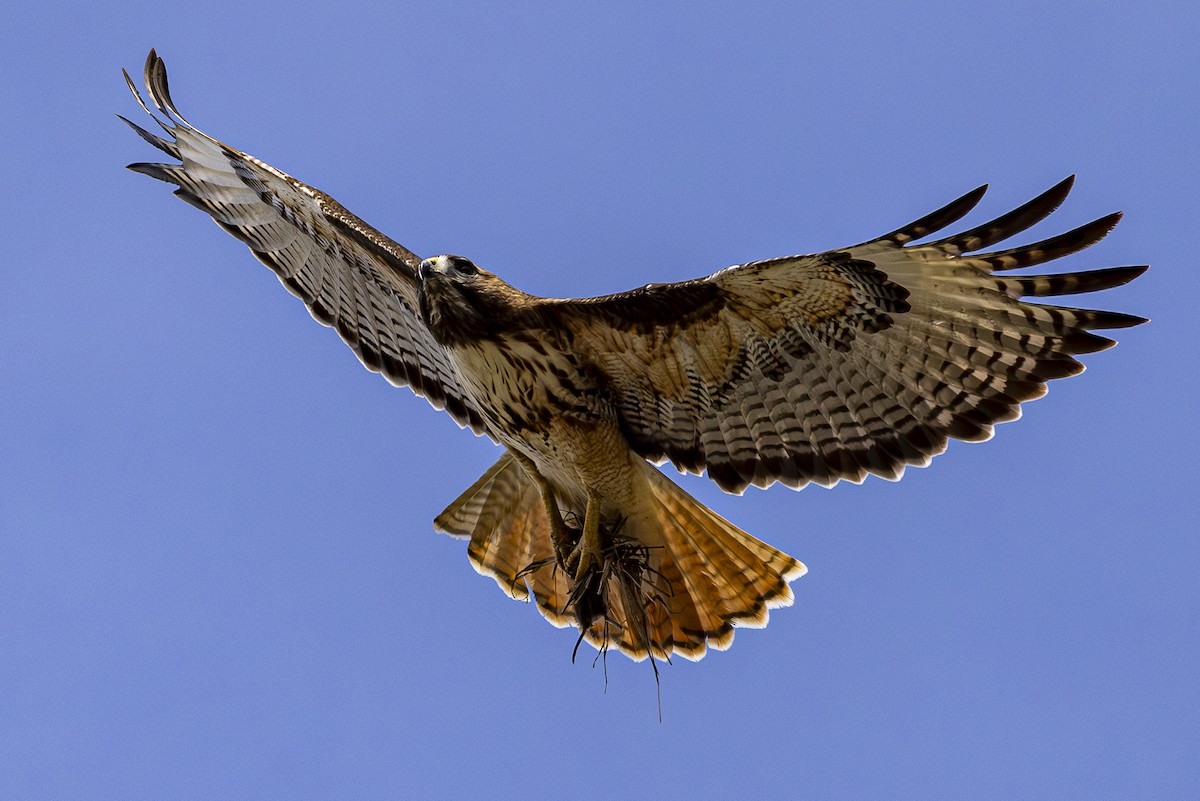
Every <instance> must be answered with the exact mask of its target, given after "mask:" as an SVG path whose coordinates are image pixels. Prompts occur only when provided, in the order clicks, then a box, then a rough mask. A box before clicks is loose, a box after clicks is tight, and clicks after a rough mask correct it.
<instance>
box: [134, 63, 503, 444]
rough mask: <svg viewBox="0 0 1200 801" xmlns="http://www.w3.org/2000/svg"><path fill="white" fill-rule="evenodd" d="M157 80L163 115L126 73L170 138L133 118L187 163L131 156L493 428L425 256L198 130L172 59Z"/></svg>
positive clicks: (391, 363) (412, 376)
mask: <svg viewBox="0 0 1200 801" xmlns="http://www.w3.org/2000/svg"><path fill="white" fill-rule="evenodd" d="M145 81H146V88H147V90H148V91H149V93H150V99H151V101H152V102H153V103H154V106H155V107H156V108H157V109H158V110H159V111H160V112H161V113H162V114H163V115H165V116H166V118H167V121H166V122H163V121H162V120H160V119H159V118H158V117H157V116H156V115H155V114H154V112H152V111H151V110H150V109H149V107H147V105H146V104H145V102H144V101H143V100H142V97H141V95H140V94H139V93H138V90H137V87H135V86H134V84H133V81H132V80H130V78H129V74H128V73H125V82H126V83H127V84H128V85H129V89H130V91H132V92H133V96H134V97H135V98H137V101H138V103H139V104H140V105H141V107H142V108H143V109H144V110H145V111H146V113H147V114H149V115H150V116H151V118H153V119H154V121H155V122H157V123H158V124H159V126H160V127H162V129H163V130H164V131H166V132H167V134H168V135H169V136H170V139H164V138H162V137H160V136H157V135H155V134H153V133H150V132H149V131H147V130H145V129H144V128H141V127H140V126H138V125H136V124H134V123H132V122H130V121H129V120H127V119H125V118H124V117H121V119H122V120H124V121H125V122H126V123H128V124H129V125H130V127H132V128H133V129H134V130H135V131H137V132H138V134H140V135H141V137H142V138H143V139H145V140H146V141H147V142H149V143H150V144H152V145H154V146H155V147H156V148H158V149H159V150H161V151H163V152H164V153H166V154H167V155H169V156H171V157H172V158H176V159H179V161H180V162H182V163H181V164H130V165H129V169H131V170H133V171H135V172H140V173H143V174H145V175H149V176H150V177H151V178H157V179H158V180H160V181H166V182H168V183H172V184H175V185H176V186H178V187H179V189H177V190H176V191H175V194H176V195H178V196H179V197H180V198H182V199H183V200H186V201H187V202H188V203H190V204H191V205H193V206H195V207H196V208H198V209H200V210H201V211H203V212H205V213H206V214H208V215H210V216H211V217H212V218H213V220H215V221H216V223H217V224H218V225H220V226H221V227H222V228H224V229H225V230H226V231H228V232H229V233H230V234H232V235H233V236H234V237H236V238H237V239H239V240H241V241H242V242H243V243H245V244H246V245H247V246H248V247H249V248H250V252H251V253H253V254H254V255H255V256H256V257H257V258H258V259H259V261H261V262H262V263H263V264H265V265H267V266H268V267H270V268H271V269H272V270H273V271H274V272H275V274H276V275H277V276H278V277H279V280H280V282H281V283H282V284H283V285H284V286H285V287H287V289H288V291H290V292H291V293H292V294H293V295H296V296H297V297H298V298H300V299H301V300H303V301H304V304H305V305H306V306H307V307H308V310H309V312H311V313H312V316H313V317H314V318H315V319H316V320H317V321H318V322H320V323H321V324H323V325H326V326H329V327H331V328H333V329H335V330H336V331H337V332H338V334H339V335H340V336H341V338H342V340H343V341H344V342H345V343H346V344H347V345H349V346H350V348H351V349H353V351H354V352H355V354H357V356H358V358H359V360H361V361H362V363H363V364H364V365H365V366H366V367H367V369H369V370H371V371H373V372H377V373H382V374H383V376H384V377H385V378H387V379H388V381H390V382H391V383H393V384H395V385H397V386H407V387H410V388H411V389H412V391H413V392H415V393H416V394H417V395H419V396H421V397H424V398H425V399H426V400H428V401H429V403H430V404H431V405H432V406H433V407H434V408H435V409H444V410H445V411H447V412H448V413H449V414H450V416H451V417H453V418H454V420H455V421H456V422H457V423H458V424H459V425H461V426H464V427H469V428H470V429H471V430H472V431H474V432H475V433H477V434H487V433H489V432H488V430H487V424H486V423H485V422H484V417H483V415H482V414H481V413H480V410H479V408H478V407H477V406H476V404H475V402H474V401H472V400H471V399H470V397H469V396H468V395H467V394H466V393H465V392H464V391H463V388H462V387H461V386H460V385H459V382H458V376H457V373H456V372H455V370H454V367H453V366H452V365H451V363H450V359H449V357H448V355H447V354H446V352H445V350H444V349H443V348H442V346H441V345H439V344H438V343H437V342H436V341H435V340H434V338H433V335H432V334H431V333H430V332H429V330H428V329H427V328H426V327H425V324H424V323H423V322H422V321H421V317H420V314H419V312H418V308H419V307H418V304H417V294H418V289H419V286H420V283H419V280H418V278H417V266H418V265H419V264H420V262H421V259H420V257H418V256H416V255H415V254H414V253H413V252H412V251H410V250H408V249H407V248H405V247H403V246H402V245H399V244H397V243H396V242H393V241H392V240H391V239H388V238H387V237H386V236H384V235H383V234H381V233H379V232H378V231H376V230H375V229H374V228H372V227H371V226H369V225H367V224H366V223H364V222H363V221H362V220H360V219H359V218H358V217H356V216H354V215H353V214H351V213H350V212H349V211H347V210H346V209H345V208H343V207H342V205H341V204H340V203H338V202H337V201H336V200H334V199H333V198H331V197H329V195H326V194H325V193H324V192H321V191H319V190H317V189H314V188H312V187H311V186H308V185H307V184H304V183H301V182H300V181H297V180H296V179H295V178H292V177H291V176H289V175H286V174H284V173H282V172H280V171H279V170H277V169H275V168H274V167H272V166H270V165H268V164H264V163H263V162H261V161H259V160H258V159H256V158H254V157H253V156H250V155H247V154H246V153H242V152H241V151H239V150H235V149H234V148H231V147H229V146H228V145H226V144H223V143H221V142H219V141H217V140H216V139H213V138H212V137H210V136H208V135H207V134H204V133H202V132H200V131H198V130H196V129H195V128H193V127H192V125H191V124H190V123H188V121H187V120H186V119H184V117H183V115H181V114H180V113H179V111H178V110H177V109H176V108H175V104H174V103H173V102H172V100H171V95H170V93H169V91H168V87H167V70H166V66H165V65H164V64H163V60H162V59H161V58H159V56H158V54H157V53H155V51H153V50H151V51H150V55H149V56H148V57H147V58H146V66H145Z"/></svg>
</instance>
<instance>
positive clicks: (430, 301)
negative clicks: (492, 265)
mask: <svg viewBox="0 0 1200 801" xmlns="http://www.w3.org/2000/svg"><path fill="white" fill-rule="evenodd" d="M417 276H418V277H419V278H420V280H421V293H420V297H419V299H420V305H421V319H422V320H423V321H424V323H425V325H426V326H428V327H429V331H430V333H432V334H433V337H434V339H436V340H437V341H438V343H439V344H441V345H444V346H446V347H452V346H455V345H463V344H466V343H468V342H472V341H476V340H479V339H485V338H490V337H494V336H495V335H496V334H498V333H499V332H500V331H502V330H504V328H505V326H506V324H508V323H509V322H510V321H511V319H512V317H513V315H514V314H515V313H516V312H517V311H518V310H519V308H520V306H521V304H522V302H523V301H524V302H527V301H528V296H527V295H525V293H524V292H521V291H519V290H517V289H515V288H513V287H512V286H510V285H509V284H507V283H506V282H504V281H503V280H501V279H500V278H497V277H496V276H495V275H493V274H492V273H490V272H488V271H487V270H484V269H483V268H481V267H477V266H476V265H475V263H474V262H472V261H471V260H470V259H466V258H463V257H462V256H450V255H444V256H434V257H433V258H431V259H425V261H423V262H421V264H420V266H419V267H418V268H417Z"/></svg>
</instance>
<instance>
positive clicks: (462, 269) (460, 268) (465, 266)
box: [454, 259, 479, 275]
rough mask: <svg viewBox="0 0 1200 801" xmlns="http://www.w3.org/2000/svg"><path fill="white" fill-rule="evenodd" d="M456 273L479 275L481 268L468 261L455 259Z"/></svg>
mask: <svg viewBox="0 0 1200 801" xmlns="http://www.w3.org/2000/svg"><path fill="white" fill-rule="evenodd" d="M454 271H455V272H457V273H459V274H461V275H478V274H479V268H478V267H476V266H475V265H474V264H472V263H471V262H470V261H468V260H467V259H455V260H454Z"/></svg>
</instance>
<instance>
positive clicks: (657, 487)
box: [434, 453, 805, 661]
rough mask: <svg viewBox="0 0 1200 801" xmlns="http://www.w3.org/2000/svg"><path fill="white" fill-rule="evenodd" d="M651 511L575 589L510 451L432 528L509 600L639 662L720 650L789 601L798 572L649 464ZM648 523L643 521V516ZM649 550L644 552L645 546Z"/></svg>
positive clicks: (614, 539) (610, 530)
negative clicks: (464, 543) (461, 548)
mask: <svg viewBox="0 0 1200 801" xmlns="http://www.w3.org/2000/svg"><path fill="white" fill-rule="evenodd" d="M646 478H647V482H648V484H649V489H650V496H651V497H650V502H649V504H648V506H649V507H650V509H651V510H652V511H650V513H649V514H648V515H643V516H642V519H641V520H640V521H639V522H638V523H637V525H638V526H641V527H644V526H647V525H649V526H653V527H654V528H656V529H657V531H654V532H648V531H644V530H643V531H641V532H639V531H637V530H628V531H626V530H625V529H624V528H623V526H622V525H621V524H617V525H613V526H609V527H606V531H607V534H608V537H607V539H608V541H609V549H608V551H607V553H606V559H605V563H604V567H603V568H602V569H601V570H599V571H597V572H596V573H594V574H592V575H591V576H590V577H589V578H585V579H584V581H583V582H581V583H580V584H579V585H577V584H576V582H575V581H573V580H572V578H571V577H570V576H569V575H567V573H566V572H565V571H564V570H562V569H561V568H560V567H559V566H558V565H557V564H556V562H555V560H554V549H553V546H552V545H551V542H550V527H549V523H548V522H547V520H546V514H545V511H544V509H543V506H542V500H541V497H540V495H539V493H538V490H537V487H536V486H535V485H534V483H533V481H532V480H530V478H529V477H528V476H527V475H526V473H525V471H524V470H523V469H522V468H521V466H520V465H519V464H518V463H517V462H516V460H515V459H513V457H512V456H511V455H510V454H508V453H505V454H504V455H503V456H501V457H500V459H499V461H497V462H496V463H495V464H494V465H492V467H491V468H490V469H488V471H487V472H486V473H484V474H483V476H482V477H481V478H480V479H479V480H478V481H476V482H475V483H474V484H473V485H471V487H470V488H468V489H467V490H466V491H465V492H464V493H462V495H460V496H459V497H458V499H457V500H455V501H454V502H453V503H452V504H450V506H449V507H447V509H446V510H445V511H444V512H442V513H441V514H440V515H438V517H437V519H436V520H435V521H434V527H435V528H437V529H438V530H440V531H443V532H445V533H447V534H450V535H452V536H457V537H462V538H466V539H469V540H470V543H469V545H468V550H467V554H468V557H469V558H470V561H471V564H472V566H473V567H474V568H475V569H476V570H477V571H478V572H479V573H482V574H483V575H486V576H491V577H492V578H493V579H494V580H495V581H496V583H497V584H498V585H500V588H501V589H502V590H503V591H504V592H505V593H506V594H507V595H508V596H509V597H511V598H514V599H517V600H522V601H529V600H530V599H532V600H533V601H534V603H536V604H537V607H538V610H539V611H540V612H541V613H542V615H543V616H545V618H546V619H547V620H549V621H550V622H551V623H553V624H554V625H555V626H558V627H560V628H563V627H566V626H578V627H579V628H580V629H581V637H582V638H583V639H586V640H587V641H588V642H589V643H591V644H592V645H593V646H595V647H596V648H597V649H599V650H601V651H604V650H606V649H607V648H608V647H610V646H616V647H617V648H618V649H619V650H620V651H622V652H623V653H625V654H626V655H628V656H629V657H631V658H633V659H635V660H638V661H640V660H642V659H645V658H646V657H647V656H653V657H654V658H656V659H669V658H670V657H671V656H672V655H674V654H678V655H680V656H683V657H685V658H687V659H691V660H696V659H699V658H701V657H702V656H704V654H705V652H706V651H707V649H708V648H709V647H712V648H715V649H717V650H724V649H726V648H728V647H729V645H730V644H731V643H732V642H733V635H734V628H736V627H750V628H760V627H762V626H765V625H766V623H767V615H768V610H770V609H772V608H775V607H779V606H788V605H790V604H791V602H792V591H791V588H790V587H789V586H788V584H789V582H791V581H792V580H794V579H796V578H799V577H800V576H802V575H804V572H805V567H804V565H803V564H801V563H800V562H798V561H797V560H795V559H793V558H792V557H790V556H788V555H787V554H785V553H783V552H782V551H779V550H776V549H775V548H772V547H771V546H769V545H767V544H765V543H763V542H760V541H759V540H757V539H755V538H754V537H752V536H750V535H749V534H747V533H746V532H744V531H742V530H741V529H739V528H738V527H736V526H734V525H733V524H732V523H730V522H729V521H727V520H725V519H724V518H722V517H721V516H719V515H718V514H716V513H715V512H713V511H712V510H711V509H709V508H707V507H706V506H704V505H703V504H701V503H700V502H698V501H697V500H696V499H694V498H692V497H691V496H690V495H688V494H687V493H686V492H685V491H684V490H683V489H681V488H680V487H679V486H678V485H676V484H675V483H674V482H672V481H671V480H670V479H668V478H667V477H666V476H664V475H663V474H662V473H660V472H659V471H658V470H656V469H655V468H653V467H652V466H650V465H649V464H647V465H646ZM647 518H648V519H647ZM648 541H649V542H653V543H655V544H653V545H646V544H645V543H646V542H648Z"/></svg>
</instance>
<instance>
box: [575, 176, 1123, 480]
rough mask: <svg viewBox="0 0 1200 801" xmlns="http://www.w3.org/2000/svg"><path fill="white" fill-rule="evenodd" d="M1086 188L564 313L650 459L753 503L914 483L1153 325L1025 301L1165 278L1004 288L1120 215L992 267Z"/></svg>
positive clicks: (959, 204) (962, 204)
mask: <svg viewBox="0 0 1200 801" xmlns="http://www.w3.org/2000/svg"><path fill="white" fill-rule="evenodd" d="M1072 181H1073V179H1072V178H1068V179H1067V180H1065V181H1063V182H1061V183H1059V184H1058V185H1056V186H1054V187H1052V188H1051V189H1049V190H1048V191H1046V192H1045V193H1043V194H1041V195H1039V196H1038V197H1036V198H1034V199H1033V200H1031V201H1029V202H1028V203H1026V204H1024V205H1022V206H1021V207H1019V208H1017V209H1015V210H1013V211H1012V212H1009V213H1008V214H1005V215H1002V216H1001V217H998V218H997V219H995V220H992V221H990V222H988V223H985V224H983V225H980V226H978V227H976V228H973V229H971V230H968V231H965V232H963V233H960V234H956V235H953V236H949V237H946V238H944V239H939V240H937V241H932V242H928V243H925V244H916V240H919V239H922V238H925V237H927V236H929V235H930V234H933V233H935V232H937V231H939V230H941V229H943V228H944V227H946V226H948V225H951V224H952V223H954V222H955V221H957V220H959V219H960V218H962V217H963V216H964V215H965V214H967V212H969V211H970V210H971V209H972V208H973V207H974V206H975V205H976V204H977V203H978V202H979V200H980V198H981V197H982V196H983V193H984V191H985V189H986V187H980V188H979V189H976V190H974V191H972V192H970V193H968V194H966V195H964V196H963V197H961V198H959V199H958V200H955V201H953V202H952V203H950V204H948V205H947V206H945V207H944V208H942V209H939V210H938V211H935V212H933V213H932V214H929V215H928V216H926V217H924V218H922V219H920V220H917V221H916V222H914V223H912V224H910V225H907V226H905V227H903V228H901V229H899V230H897V231H894V232H892V233H890V234H888V235H886V236H882V237H880V238H878V239H874V240H871V241H869V242H864V243H862V244H859V245H855V246H852V247H848V248H845V249H842V250H838V251H831V252H828V253H823V254H817V255H807V256H792V257H785V258H776V259H769V260H766V261H758V262H752V263H749V264H743V265H739V266H736V267H731V268H728V269H726V270H722V271H721V272H718V273H716V274H714V275H711V276H709V277H707V278H702V279H697V280H694V281H687V282H682V283H678V284H665V285H651V286H647V287H643V288H641V289H637V290H633V291H631V292H625V293H620V294H617V295H610V296H606V297H601V298H593V299H589V300H580V301H559V302H558V303H557V305H556V306H554V307H552V308H553V309H554V311H555V313H556V315H557V318H558V320H559V321H560V323H561V324H562V325H563V326H565V327H566V328H567V329H568V330H570V331H571V333H572V339H573V343H574V345H573V346H574V347H575V349H576V350H577V351H579V352H580V353H581V354H583V355H585V356H586V358H587V360H588V361H590V362H591V363H592V364H594V365H595V368H596V369H597V370H598V371H599V372H600V373H601V374H602V375H603V376H604V377H605V379H606V382H607V383H608V385H609V387H610V394H611V395H612V397H613V399H614V402H615V406H616V408H617V410H618V414H619V416H620V421H621V426H622V429H623V431H624V432H625V435H626V437H627V439H628V440H629V442H630V443H631V445H632V446H633V448H634V449H635V450H636V451H637V452H638V453H639V454H640V455H642V456H644V457H646V458H648V459H650V460H652V461H656V462H662V461H670V462H671V463H673V464H674V465H675V466H676V467H677V468H679V469H680V470H683V471H686V472H693V473H701V472H703V471H707V473H708V475H709V476H710V477H711V478H713V479H714V480H715V481H716V482H717V483H718V484H719V485H720V486H721V487H722V488H723V489H725V490H727V491H729V492H741V491H742V490H744V489H745V488H746V487H747V486H749V485H751V484H754V485H756V486H760V487H766V486H770V485H771V484H773V483H775V482H777V481H778V482H782V483H784V484H786V485H788V486H792V487H801V486H804V485H805V484H807V483H809V482H815V483H818V484H822V485H825V486H829V485H832V484H834V483H836V482H837V481H839V480H842V479H846V480H849V481H854V482H861V481H863V480H864V479H865V477H866V476H867V475H868V474H874V475H878V476H882V477H884V478H887V479H893V480H894V479H897V478H899V477H900V476H901V475H902V473H903V471H904V467H905V466H906V465H910V464H915V465H922V464H926V463H927V462H928V461H929V459H930V458H931V457H932V456H934V455H936V454H938V453H941V452H942V451H943V450H945V448H946V444H947V441H948V439H950V438H956V439H961V440H968V441H979V440H985V439H988V438H989V437H990V436H991V434H992V430H993V426H994V425H995V424H997V423H1001V422H1005V421H1008V420H1014V419H1016V418H1017V417H1018V416H1019V415H1020V404H1021V403H1022V402H1024V401H1027V400H1032V399H1034V398H1038V397H1040V396H1041V395H1043V394H1045V391H1046V381H1048V380H1050V379H1054V378H1062V377H1064V376H1069V375H1074V374H1075V373H1078V372H1080V371H1082V370H1083V366H1082V365H1081V364H1080V363H1079V362H1078V361H1077V360H1076V359H1075V358H1074V357H1075V356H1076V355H1078V354H1083V353H1090V352H1093V351H1097V350H1102V349H1104V348H1106V347H1109V346H1111V345H1112V344H1113V342H1112V341H1111V340H1109V339H1106V338H1104V337H1101V336H1098V335H1096V334H1093V333H1091V331H1093V330H1096V329H1110V328H1122V327H1126V326H1131V325H1136V324H1138V323H1141V322H1144V319H1143V318H1141V317H1134V316H1131V315H1126V314H1119V313H1114V312H1103V311H1091V310H1087V309H1076V308H1069V307H1065V306H1058V305H1052V304H1047V303H1038V302H1030V301H1028V300H1025V298H1042V297H1053V296H1056V295H1065V294H1074V293H1082V292H1092V291H1095V290H1101V289H1107V288H1110V287H1115V286H1119V285H1121V284H1124V283H1127V282H1129V281H1131V280H1133V279H1134V278H1136V277H1137V276H1138V275H1140V274H1141V273H1142V272H1143V271H1144V270H1145V269H1146V268H1145V267H1144V266H1137V267H1115V268H1109V269H1099V270H1088V271H1083V272H1069V273H1059V274H1053V275H1013V276H1006V275H1003V272H1004V271H1007V270H1012V269H1016V268H1021V267H1033V266H1036V265H1040V264H1043V263H1045V262H1048V261H1051V260H1053V259H1056V258H1058V257H1060V256H1064V255H1067V254H1070V253H1074V252H1076V251H1078V250H1082V249H1083V248H1085V247H1087V246H1089V245H1091V244H1093V243H1095V242H1096V241H1098V240H1100V239H1101V238H1103V236H1104V235H1105V234H1106V233H1108V231H1109V230H1110V229H1111V228H1112V227H1113V226H1114V225H1115V224H1116V223H1117V221H1118V219H1119V218H1120V215H1119V214H1112V215H1109V216H1106V217H1103V218H1101V219H1098V220H1096V221H1094V222H1092V223H1089V224H1087V225H1083V226H1081V227H1079V228H1077V229H1075V230H1072V231H1069V232H1067V233H1065V234H1062V235H1059V236H1055V237H1052V238H1050V239H1047V240H1044V241H1041V242H1037V243H1034V244H1029V245H1025V246H1020V247H1013V248H1010V249H1007V250H998V251H990V252H980V251H984V250H985V249H986V248H990V247H991V246H993V245H995V244H996V243H999V242H1001V241H1002V240H1005V239H1007V238H1009V237H1011V236H1013V235H1015V234H1018V233H1020V232H1022V231H1024V230H1025V229H1027V228H1029V227H1030V226H1032V225H1033V224H1035V223H1037V222H1038V221H1040V220H1042V219H1043V218H1045V217H1046V216H1048V215H1049V214H1050V213H1051V212H1052V211H1053V210H1054V209H1055V208H1057V207H1058V205H1059V204H1060V203H1061V202H1062V200H1063V199H1064V198H1065V197H1066V195H1067V193H1068V192H1069V191H1070V188H1071V185H1072Z"/></svg>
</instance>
